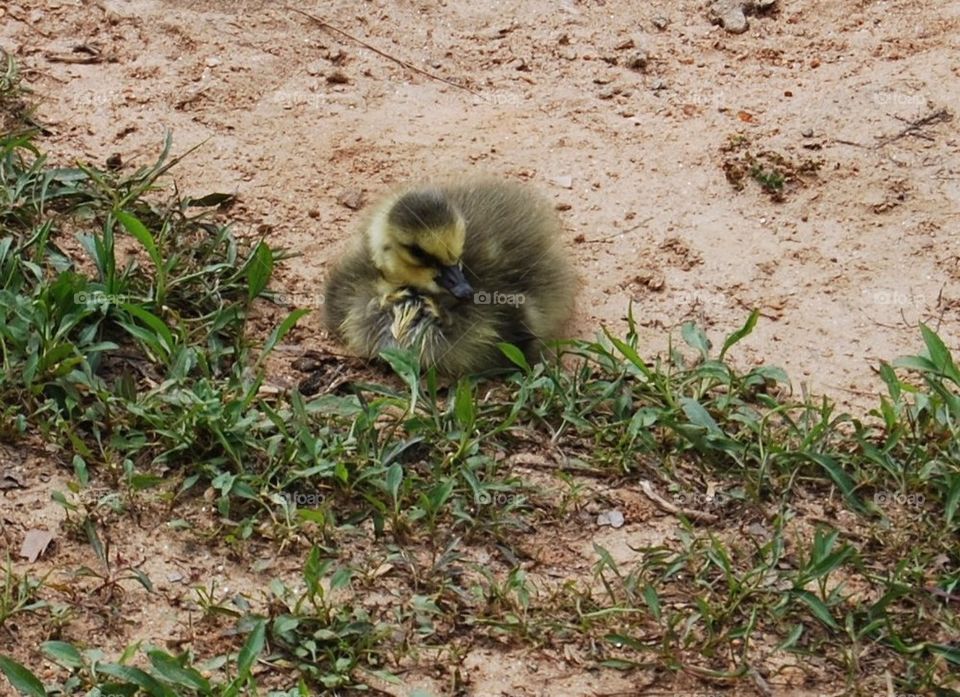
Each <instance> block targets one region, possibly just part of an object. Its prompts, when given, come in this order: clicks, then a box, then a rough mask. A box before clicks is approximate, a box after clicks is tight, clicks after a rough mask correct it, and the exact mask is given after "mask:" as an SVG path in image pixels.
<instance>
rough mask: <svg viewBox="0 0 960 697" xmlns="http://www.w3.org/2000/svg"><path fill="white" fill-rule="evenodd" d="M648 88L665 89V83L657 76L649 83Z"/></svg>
mask: <svg viewBox="0 0 960 697" xmlns="http://www.w3.org/2000/svg"><path fill="white" fill-rule="evenodd" d="M650 89H652V90H653V91H654V92H659V91H660V90H665V89H667V83H666V82H664V81H663V80H662V79H660V78H657V79H656V80H654V81H653V82H651V83H650Z"/></svg>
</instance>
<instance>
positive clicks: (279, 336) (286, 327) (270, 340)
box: [257, 308, 310, 365]
mask: <svg viewBox="0 0 960 697" xmlns="http://www.w3.org/2000/svg"><path fill="white" fill-rule="evenodd" d="M309 312H310V310H305V309H302V308H301V309H299V310H294V311H293V312H291V313H290V314H289V315H287V316H286V317H285V318H284V320H283V321H282V322H281V323H280V324H279V326H277V327H276V328H275V329H274V330H273V331H272V332H270V336H268V337H267V340H266V342H264V344H263V349H261V351H260V357H259V358H258V359H257V364H258V365H259V364H260V363H262V362H263V360H264V359H265V358H266V357H267V354H269V353H270V352H271V351H273V349H274V347H275V346H276V345H277V344H279V343H280V341H282V340H283V337H285V336H286V335H287V333H288V332H289V331H290V330H291V329H293V325H295V324H296V323H297V322H298V321H300V318H301V317H303V316H304V315H305V314H307V313H309Z"/></svg>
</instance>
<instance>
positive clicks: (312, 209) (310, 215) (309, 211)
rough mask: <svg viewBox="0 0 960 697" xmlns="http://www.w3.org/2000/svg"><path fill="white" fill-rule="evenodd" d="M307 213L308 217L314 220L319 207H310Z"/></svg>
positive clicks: (318, 215)
mask: <svg viewBox="0 0 960 697" xmlns="http://www.w3.org/2000/svg"><path fill="white" fill-rule="evenodd" d="M307 215H308V216H309V217H311V218H313V219H314V220H316V219H317V218H319V217H320V209H319V208H311V209H310V210H308V211H307Z"/></svg>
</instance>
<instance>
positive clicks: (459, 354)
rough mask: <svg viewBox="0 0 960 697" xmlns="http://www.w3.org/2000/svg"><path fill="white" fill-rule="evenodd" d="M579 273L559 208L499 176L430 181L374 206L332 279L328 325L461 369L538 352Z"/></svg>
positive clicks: (350, 341)
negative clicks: (515, 350) (514, 353)
mask: <svg viewBox="0 0 960 697" xmlns="http://www.w3.org/2000/svg"><path fill="white" fill-rule="evenodd" d="M574 287H575V278H574V274H573V271H572V269H571V266H570V264H569V262H568V261H567V258H566V256H565V255H564V253H563V249H562V247H561V245H560V226H559V223H558V221H557V219H556V217H555V216H554V213H553V210H552V208H551V206H550V205H549V203H547V202H546V201H545V200H544V199H542V198H541V197H540V196H538V195H536V194H534V193H533V192H531V191H529V190H527V189H526V188H525V187H523V186H521V185H518V184H512V183H508V182H504V181H500V180H494V179H473V180H463V181H459V182H453V183H446V184H436V185H425V186H422V187H415V188H409V189H405V190H402V191H400V192H398V193H394V194H392V195H390V196H387V197H386V198H385V199H384V200H383V201H381V202H380V203H379V204H377V205H375V206H373V208H372V210H371V212H370V213H369V214H368V215H367V218H366V219H365V221H364V223H363V224H362V226H361V228H360V231H359V234H358V235H357V239H356V242H355V244H354V247H353V249H352V250H350V251H349V252H348V253H347V254H346V255H345V256H344V257H343V258H342V259H341V260H340V261H339V263H337V264H336V266H335V267H334V269H333V271H332V273H331V274H330V276H329V279H328V281H327V286H326V295H325V298H326V300H325V302H326V310H327V317H326V319H327V325H328V328H329V329H330V331H331V332H332V333H333V334H334V335H335V336H337V337H339V338H340V339H341V340H342V341H343V342H344V343H345V344H346V345H347V347H348V348H349V349H350V350H352V351H354V352H356V353H359V354H361V355H363V356H366V357H375V356H377V355H378V354H379V353H380V352H381V351H382V350H384V349H386V348H413V349H415V350H417V351H418V353H419V356H420V362H421V365H422V366H423V367H424V368H430V367H436V368H437V370H438V371H439V372H440V373H444V374H447V375H463V374H471V373H478V372H482V371H485V370H487V369H491V368H497V367H502V366H506V365H509V362H508V361H506V360H505V356H504V355H503V353H502V352H501V351H500V349H499V348H498V347H497V344H498V343H499V342H509V343H511V344H515V345H516V346H518V347H519V348H521V349H522V350H523V351H524V352H525V353H526V355H527V357H528V358H531V359H535V358H536V357H537V355H538V354H539V352H540V350H541V349H542V347H543V346H542V342H543V341H544V340H547V339H551V338H557V337H558V335H559V332H560V331H561V330H562V328H563V325H564V324H565V322H566V321H567V319H568V318H569V316H570V314H571V312H572V309H573V296H574Z"/></svg>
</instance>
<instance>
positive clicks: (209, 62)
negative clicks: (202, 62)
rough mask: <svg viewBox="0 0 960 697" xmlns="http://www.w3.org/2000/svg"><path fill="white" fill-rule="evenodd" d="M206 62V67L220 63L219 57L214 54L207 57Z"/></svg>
mask: <svg viewBox="0 0 960 697" xmlns="http://www.w3.org/2000/svg"><path fill="white" fill-rule="evenodd" d="M206 64H207V67H208V68H216V67H217V66H218V65H220V59H219V58H217V57H216V56H210V57H209V58H207V60H206Z"/></svg>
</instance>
